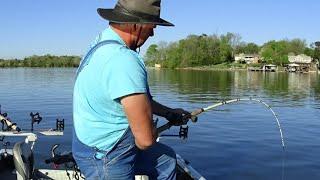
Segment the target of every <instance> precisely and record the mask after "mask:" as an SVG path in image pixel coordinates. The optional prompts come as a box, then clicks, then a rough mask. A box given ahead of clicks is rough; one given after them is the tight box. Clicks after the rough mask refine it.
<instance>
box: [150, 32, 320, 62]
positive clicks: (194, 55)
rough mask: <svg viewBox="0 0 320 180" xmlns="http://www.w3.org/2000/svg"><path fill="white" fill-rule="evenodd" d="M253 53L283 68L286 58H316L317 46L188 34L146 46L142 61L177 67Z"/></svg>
mask: <svg viewBox="0 0 320 180" xmlns="http://www.w3.org/2000/svg"><path fill="white" fill-rule="evenodd" d="M240 53H245V54H257V55H260V57H261V59H262V61H263V62H264V63H273V64H277V65H285V64H287V63H288V55H298V54H306V55H308V56H311V57H312V58H313V59H318V60H319V59H320V43H319V42H318V43H312V44H311V45H307V43H306V41H305V40H302V39H292V40H288V39H284V40H279V41H275V40H271V41H268V42H266V43H264V44H263V45H262V46H259V45H257V44H255V43H246V42H243V41H241V36H240V35H239V34H235V33H227V34H223V35H216V34H213V35H206V34H202V35H189V36H188V37H186V38H185V39H182V40H179V41H176V42H171V43H167V42H160V43H158V44H152V45H150V46H149V47H148V49H147V51H146V54H145V62H146V64H147V65H148V66H154V64H161V66H162V67H165V68H181V67H196V66H207V65H215V64H221V63H231V62H233V61H234V56H235V55H236V54H240Z"/></svg>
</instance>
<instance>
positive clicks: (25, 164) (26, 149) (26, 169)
mask: <svg viewBox="0 0 320 180" xmlns="http://www.w3.org/2000/svg"><path fill="white" fill-rule="evenodd" d="M13 162H14V166H15V168H16V172H17V175H18V176H20V178H21V179H32V175H33V171H34V167H33V164H34V157H33V152H32V150H31V145H30V144H26V143H25V142H18V143H16V144H15V145H14V146H13Z"/></svg>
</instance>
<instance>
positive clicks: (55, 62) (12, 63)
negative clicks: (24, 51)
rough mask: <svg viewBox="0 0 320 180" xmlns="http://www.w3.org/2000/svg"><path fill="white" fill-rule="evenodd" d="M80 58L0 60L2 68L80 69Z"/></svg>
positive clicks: (36, 57) (49, 56)
mask: <svg viewBox="0 0 320 180" xmlns="http://www.w3.org/2000/svg"><path fill="white" fill-rule="evenodd" d="M80 59H81V58H80V57H79V56H53V55H44V56H30V57H26V58H24V59H9V60H4V59H0V67H78V66H79V63H80Z"/></svg>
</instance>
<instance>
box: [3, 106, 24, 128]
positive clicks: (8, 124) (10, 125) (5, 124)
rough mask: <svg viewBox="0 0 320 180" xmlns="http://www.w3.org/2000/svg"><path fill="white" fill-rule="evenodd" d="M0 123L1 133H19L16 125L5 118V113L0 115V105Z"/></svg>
mask: <svg viewBox="0 0 320 180" xmlns="http://www.w3.org/2000/svg"><path fill="white" fill-rule="evenodd" d="M0 122H1V123H2V130H3V131H11V130H13V131H17V132H20V131H21V129H20V128H19V127H18V126H17V124H16V123H13V122H12V121H11V120H10V119H9V118H7V113H3V114H2V113H1V105H0Z"/></svg>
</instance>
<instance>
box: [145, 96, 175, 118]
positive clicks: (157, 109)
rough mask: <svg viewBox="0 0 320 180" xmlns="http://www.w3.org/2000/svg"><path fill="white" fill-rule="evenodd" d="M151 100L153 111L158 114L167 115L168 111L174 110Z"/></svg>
mask: <svg viewBox="0 0 320 180" xmlns="http://www.w3.org/2000/svg"><path fill="white" fill-rule="evenodd" d="M150 101H151V107H152V113H153V114H155V115H157V116H161V117H166V115H167V114H168V112H170V111H172V109H171V108H169V107H167V106H164V105H162V104H160V103H158V102H157V101H154V100H152V99H151V100H150Z"/></svg>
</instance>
